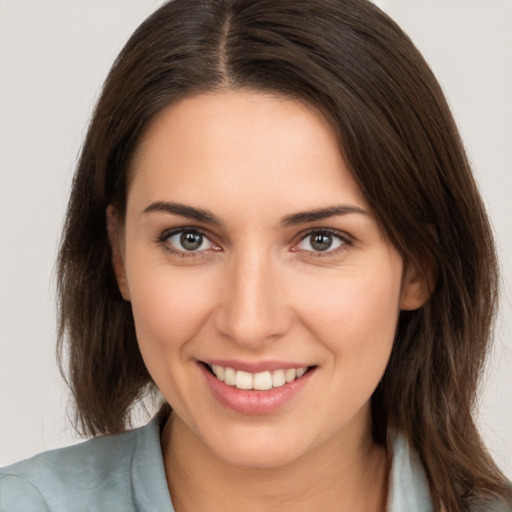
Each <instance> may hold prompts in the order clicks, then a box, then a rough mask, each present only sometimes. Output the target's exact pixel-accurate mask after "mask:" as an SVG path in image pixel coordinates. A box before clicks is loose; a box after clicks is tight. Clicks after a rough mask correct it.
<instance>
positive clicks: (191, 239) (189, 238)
mask: <svg viewBox="0 0 512 512" xmlns="http://www.w3.org/2000/svg"><path fill="white" fill-rule="evenodd" d="M203 238H204V236H203V235H202V234H201V233H196V232H190V231H189V232H184V233H182V234H181V236H180V244H181V246H182V247H183V249H185V250H186V251H197V250H198V249H199V248H200V247H201V245H202V244H203Z"/></svg>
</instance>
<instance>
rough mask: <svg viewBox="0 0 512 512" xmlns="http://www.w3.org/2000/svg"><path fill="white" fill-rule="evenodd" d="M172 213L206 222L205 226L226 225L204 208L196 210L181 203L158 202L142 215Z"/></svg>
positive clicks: (152, 204) (146, 209)
mask: <svg viewBox="0 0 512 512" xmlns="http://www.w3.org/2000/svg"><path fill="white" fill-rule="evenodd" d="M152 212H160V213H170V214H171V215H179V216H181V217H186V218H188V219H192V220H196V221H198V222H204V223H205V224H212V225H214V226H222V225H223V224H224V223H223V222H222V221H221V220H220V219H219V218H218V217H217V216H216V215H214V214H213V213H212V212H210V211H208V210H203V209H202V208H194V207H192V206H187V205H184V204H179V203H169V202H165V201H156V202H154V203H151V204H150V205H149V206H148V207H147V208H145V209H144V210H143V212H142V213H152Z"/></svg>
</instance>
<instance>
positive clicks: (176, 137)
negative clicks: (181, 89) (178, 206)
mask: <svg viewBox="0 0 512 512" xmlns="http://www.w3.org/2000/svg"><path fill="white" fill-rule="evenodd" d="M132 173H133V175H132V180H131V185H130V188H129V196H130V195H133V194H132V192H133V191H134V190H136V191H137V195H139V196H140V195H141V194H142V195H144V196H145V200H146V201H154V200H168V199H169V198H168V197H163V196H165V195H172V196H173V197H172V198H171V199H174V200H176V199H177V198H179V199H180V200H182V199H183V198H187V199H189V200H193V199H194V198H195V197H196V196H197V198H200V199H201V200H202V201H203V200H204V199H205V191H209V192H210V193H211V194H210V196H213V195H214V194H215V193H218V194H220V195H223V198H224V202H236V203H239V204H240V202H241V201H242V202H243V199H244V198H251V197H254V196H255V195H257V194H259V195H260V196H264V198H265V202H266V203H267V204H268V203H269V201H270V200H271V199H273V200H274V204H277V203H282V202H284V200H285V199H286V201H288V202H289V203H290V206H292V203H293V202H294V201H295V202H296V203H298V204H297V205H296V206H300V207H303V206H304V204H303V202H304V201H307V202H309V203H311V204H310V205H309V206H312V207H315V206H322V205H323V204H325V203H339V202H340V200H343V199H347V200H351V201H352V202H357V203H365V201H364V198H363V197H362V194H361V192H360V190H359V188H358V187H357V184H356V183H355V180H354V179H353V177H352V174H351V172H350V170H349V168H348V166H347V164H346V162H345V161H344V159H343V157H342V154H341V152H340V149H339V145H338V142H337V139H336V137H335V135H334V133H333V132H332V130H331V129H330V127H329V125H328V123H327V122H326V121H325V119H324V118H323V117H322V116H321V115H320V114H319V113H318V112H317V111H316V110H314V109H313V108H311V107H309V106H306V105H304V104H303V103H302V102H299V101H297V100H293V99H289V98H283V97H279V96H275V95H270V94H266V93H261V92H252V91H250V92H249V91H227V92H222V93H208V94H201V95H197V96H193V97H189V98H186V99H183V100H181V101H179V102H177V103H175V104H172V105H170V106H169V107H167V108H166V109H164V110H163V111H162V112H160V113H159V114H158V115H157V116H156V118H155V119H154V120H153V121H152V122H151V124H150V125H149V127H148V129H147V130H146V133H145V134H144V136H143V138H142V141H141V143H140V146H139V148H138V151H137V154H136V157H135V158H134V162H133V165H132ZM156 196H160V197H156ZM315 203H318V204H315ZM364 206H366V205H364Z"/></svg>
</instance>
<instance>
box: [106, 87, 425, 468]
mask: <svg viewBox="0 0 512 512" xmlns="http://www.w3.org/2000/svg"><path fill="white" fill-rule="evenodd" d="M115 223H116V221H115V214H114V215H111V217H110V228H111V233H112V232H114V230H115ZM118 224H122V223H121V222H119V223H118ZM111 239H112V240H113V245H114V267H115V269H116V273H117V277H118V282H119V285H120V289H121V291H122V294H123V296H124V297H125V298H126V299H127V300H130V301H131V303H132V308H133V314H134V318H135V325H136V330H137V336H138V340H139V344H140V350H141V352H142V355H143V358H144V361H145V363H146V365H147V368H148V370H149V372H150V374H151V376H152V377H153V379H154V381H155V383H156V384H157V386H158V387H159V389H160V390H161V392H162V394H163V395H164V396H165V398H166V399H167V401H168V402H169V403H170V404H171V406H172V408H173V409H174V411H175V416H176V418H175V422H176V421H177V422H179V423H180V425H181V426H182V427H183V428H185V429H186V430H187V431H188V432H189V433H190V434H191V435H192V438H193V439H195V440H196V441H197V442H198V443H199V444H200V445H201V446H202V447H203V448H205V449H207V450H208V451H209V452H210V453H211V454H213V455H214V456H215V457H219V458H221V459H222V460H224V461H227V462H229V463H233V464H237V465H246V466H265V467H270V466H278V465H281V464H286V463H288V462H292V461H294V460H296V459H298V458H299V457H301V456H304V455H306V454H307V453H310V452H312V451H313V450H319V449H328V448H329V447H331V448H332V447H333V446H334V445H338V446H339V445H343V444H346V445H347V446H353V445H354V442H356V443H358V442H359V441H360V440H361V439H364V436H365V435H366V434H367V433H368V432H369V428H370V396H371V394H372V392H373V391H374V389H375V387H376V386H377V384H378V382H379V380H380V379H381V376H382V374H383V372H384V369H385V367H386V364H387V362H388V358H389V355H390V351H391V347H392V345H393V339H394V335H395V329H396V324H397V318H398V314H399V311H400V308H407V309H412V308H414V307H418V306H419V305H420V304H419V302H420V301H421V298H420V297H419V291H418V290H419V285H418V284H417V283H416V277H415V275H414V273H413V272H412V271H409V270H408V271H407V272H405V271H404V266H403V262H402V258H401V257H400V255H399V254H398V252H397V251H396V249H395V248H394V247H393V246H391V245H390V244H389V243H388V242H387V241H386V239H385V238H384V237H383V235H382V233H381V231H380V230H379V228H378V226H377V222H376V220H375V218H374V217H373V215H372V212H371V210H370V208H369V206H368V204H367V203H366V201H365V199H364V198H363V196H362V194H361V191H360V190H359V188H358V186H357V185H356V183H355V181H354V179H353V178H352V175H351V174H350V172H349V170H348V168H347V165H346V163H345V162H344V160H343V158H342V156H341V154H340V151H339V149H338V146H337V143H336V140H335V138H334V136H333V134H332V133H331V131H330V129H329V128H328V126H327V124H326V123H325V122H324V121H323V119H322V118H321V117H320V116H319V115H318V114H317V113H316V112H315V111H313V110H312V109H310V108H308V107H306V106H304V105H303V104H301V103H300V102H297V101H293V100H290V99H283V98H279V97H275V96H271V95H267V94H264V93H256V92H223V93H218V94H213V93H212V94H203V95H199V96H195V97H191V98H189V99H185V100H183V101H180V102H179V103H177V104H174V105H172V106H170V107H168V108H167V109H166V110H164V111H163V112H162V113H161V114H160V115H159V116H158V117H157V118H156V119H155V120H154V121H153V123H152V124H151V126H150V128H149V130H148V131H147V133H146V135H145V137H144V139H143V141H142V144H141V146H140V150H139V151H138V154H137V157H136V159H135V162H134V166H133V180H132V182H131V184H130V187H129V192H128V201H127V213H126V219H125V223H124V228H123V229H122V230H121V232H120V236H119V237H116V236H112V235H111ZM304 370H306V371H305V373H304V374H303V375H302V376H301V374H302V372H304ZM213 371H215V372H216V373H217V374H218V376H215V375H214V374H213ZM222 379H224V381H223V380H222ZM254 388H256V389H254Z"/></svg>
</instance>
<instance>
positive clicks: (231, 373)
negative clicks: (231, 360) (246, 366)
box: [224, 368, 236, 386]
mask: <svg viewBox="0 0 512 512" xmlns="http://www.w3.org/2000/svg"><path fill="white" fill-rule="evenodd" d="M224 382H225V383H226V384H227V385H228V386H234V385H235V383H236V372H235V370H233V368H224Z"/></svg>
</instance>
